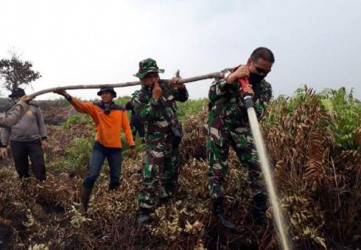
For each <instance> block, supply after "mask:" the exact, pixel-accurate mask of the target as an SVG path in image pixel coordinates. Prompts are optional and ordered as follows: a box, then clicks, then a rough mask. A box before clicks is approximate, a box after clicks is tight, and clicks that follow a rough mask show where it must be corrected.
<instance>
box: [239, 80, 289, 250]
mask: <svg viewBox="0 0 361 250" xmlns="http://www.w3.org/2000/svg"><path fill="white" fill-rule="evenodd" d="M239 83H240V85H241V88H240V91H241V92H242V95H243V100H244V105H245V107H246V109H247V114H248V119H249V123H250V125H251V130H252V135H253V139H254V142H255V145H256V149H257V154H258V159H259V162H260V164H261V168H262V172H263V175H264V180H265V182H266V187H267V192H268V196H269V198H270V199H269V200H270V201H271V205H272V213H273V217H274V219H275V222H276V227H277V230H278V231H277V232H278V235H279V237H280V239H281V245H282V248H283V249H284V250H290V249H291V248H290V243H289V240H288V235H287V233H286V231H285V228H284V227H285V226H284V225H285V224H284V217H283V214H282V211H281V208H280V205H279V203H278V199H277V197H278V196H277V192H276V188H275V185H274V184H273V178H272V173H271V170H270V164H269V159H268V156H267V151H266V147H265V144H264V141H263V137H262V133H261V129H260V127H259V123H258V120H257V115H256V112H255V110H254V102H253V99H252V96H251V95H250V94H249V93H247V92H245V91H244V90H245V89H246V88H247V86H248V85H249V80H248V77H245V78H241V79H239Z"/></svg>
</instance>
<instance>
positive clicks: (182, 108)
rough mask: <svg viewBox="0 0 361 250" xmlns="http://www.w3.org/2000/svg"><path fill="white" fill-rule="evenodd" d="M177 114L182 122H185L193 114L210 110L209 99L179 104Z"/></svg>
mask: <svg viewBox="0 0 361 250" xmlns="http://www.w3.org/2000/svg"><path fill="white" fill-rule="evenodd" d="M177 107H178V110H177V114H178V118H179V120H181V121H185V120H186V118H187V117H189V116H190V115H192V114H196V113H199V112H200V111H202V110H203V109H208V99H206V98H204V99H199V100H188V101H186V102H178V103H177Z"/></svg>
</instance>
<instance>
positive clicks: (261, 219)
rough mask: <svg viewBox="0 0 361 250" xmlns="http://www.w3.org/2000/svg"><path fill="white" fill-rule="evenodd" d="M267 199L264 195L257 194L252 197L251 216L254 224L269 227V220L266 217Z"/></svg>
mask: <svg viewBox="0 0 361 250" xmlns="http://www.w3.org/2000/svg"><path fill="white" fill-rule="evenodd" d="M267 202H268V197H267V195H266V194H263V193H259V194H257V195H255V196H254V197H253V204H252V208H251V215H252V219H253V222H254V224H256V225H260V226H261V225H269V224H272V223H270V220H269V219H268V218H267V216H266V211H267Z"/></svg>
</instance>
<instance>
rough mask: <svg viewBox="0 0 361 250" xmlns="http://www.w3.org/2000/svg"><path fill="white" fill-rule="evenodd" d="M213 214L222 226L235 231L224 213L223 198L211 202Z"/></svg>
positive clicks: (234, 227)
mask: <svg viewBox="0 0 361 250" xmlns="http://www.w3.org/2000/svg"><path fill="white" fill-rule="evenodd" d="M213 214H214V215H215V216H216V217H217V219H218V220H219V221H220V222H221V223H222V225H223V226H225V227H226V228H228V229H229V230H231V231H235V230H236V226H235V225H234V224H233V222H232V221H231V220H230V219H229V218H228V216H227V215H226V214H225V213H224V200H223V198H217V199H215V200H214V202H213Z"/></svg>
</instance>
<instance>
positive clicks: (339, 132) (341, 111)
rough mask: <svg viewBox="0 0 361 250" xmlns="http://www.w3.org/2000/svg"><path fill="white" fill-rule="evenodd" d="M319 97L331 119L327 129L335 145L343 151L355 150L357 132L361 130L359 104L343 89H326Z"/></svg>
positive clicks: (360, 108) (360, 106)
mask: <svg viewBox="0 0 361 250" xmlns="http://www.w3.org/2000/svg"><path fill="white" fill-rule="evenodd" d="M319 96H320V98H321V102H322V104H323V106H324V107H325V108H326V109H327V110H328V111H329V113H330V115H331V117H332V123H331V124H330V125H329V128H330V130H331V133H332V134H333V136H334V138H335V140H336V144H337V145H338V146H340V147H341V148H343V149H357V148H358V144H357V141H356V138H357V130H358V129H359V128H361V104H360V102H359V101H358V100H357V99H355V98H354V97H353V94H352V90H351V91H350V93H347V92H346V89H345V88H344V87H342V88H340V89H339V90H332V89H326V90H324V91H323V92H321V93H320V95H319Z"/></svg>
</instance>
